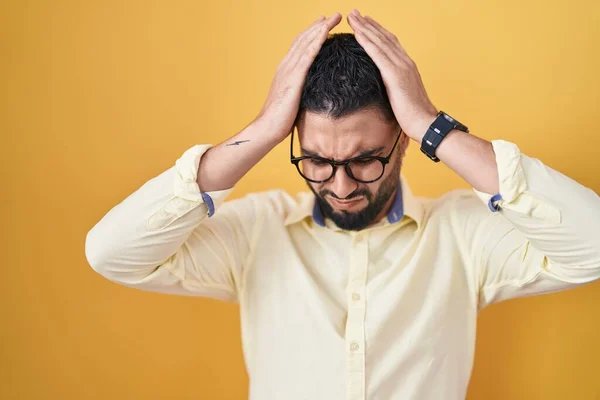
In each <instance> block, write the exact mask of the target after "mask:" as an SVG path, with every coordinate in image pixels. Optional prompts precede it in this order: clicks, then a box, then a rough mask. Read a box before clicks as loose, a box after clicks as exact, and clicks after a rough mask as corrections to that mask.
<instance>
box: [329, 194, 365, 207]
mask: <svg viewBox="0 0 600 400" xmlns="http://www.w3.org/2000/svg"><path fill="white" fill-rule="evenodd" d="M362 200H363V197H359V198H357V199H352V200H337V199H334V198H333V197H329V201H330V202H331V204H332V205H333V206H334V207H335V208H338V209H340V210H348V209H351V208H353V207H355V206H356V205H357V204H359V203H360V202H361V201H362Z"/></svg>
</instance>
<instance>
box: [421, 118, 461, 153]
mask: <svg viewBox="0 0 600 400" xmlns="http://www.w3.org/2000/svg"><path fill="white" fill-rule="evenodd" d="M452 129H458V130H460V131H463V132H467V133H469V128H467V127H466V126H465V125H463V124H461V123H460V122H458V121H457V120H455V119H454V118H452V117H451V116H449V115H448V114H446V113H445V112H443V111H440V112H439V113H438V115H437V118H436V119H435V121H433V123H432V124H431V125H430V126H429V129H427V133H425V136H423V141H422V142H421V151H422V152H423V153H425V155H426V156H427V157H429V158H430V159H432V160H433V161H435V162H440V159H439V158H437V157H436V156H435V151H436V150H437V148H438V146H439V145H440V143H442V140H444V138H445V137H446V135H447V134H448V133H449V132H450V131H451V130H452Z"/></svg>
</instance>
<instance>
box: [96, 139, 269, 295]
mask: <svg viewBox="0 0 600 400" xmlns="http://www.w3.org/2000/svg"><path fill="white" fill-rule="evenodd" d="M210 147H211V146H210V145H196V146H193V147H192V148H190V149H188V150H187V151H186V152H185V153H184V154H183V155H182V156H181V157H180V158H179V159H178V160H177V161H176V163H175V165H174V166H173V167H171V168H169V169H168V170H166V171H164V172H163V173H161V174H160V175H158V176H156V177H154V178H152V179H150V180H149V181H147V182H146V183H144V184H143V185H142V186H141V187H140V188H139V189H137V190H136V191H135V192H133V193H132V194H130V195H129V196H128V197H127V198H125V199H124V200H123V201H122V202H121V203H119V204H117V205H116V206H114V207H113V208H112V209H111V210H110V211H109V212H108V213H107V214H106V215H104V217H103V218H102V219H101V220H100V221H99V222H98V223H97V224H96V225H95V226H94V227H93V228H92V229H91V230H90V231H89V232H88V235H87V237H86V243H85V253H86V257H87V259H88V262H89V263H90V265H91V266H92V268H93V269H94V270H95V271H96V272H98V273H100V274H101V275H103V276H104V277H106V278H107V279H109V280H111V281H114V282H117V283H119V284H122V285H125V286H130V287H135V288H138V289H142V290H148V291H156V292H163V293H170V294H180V295H191V296H204V297H212V298H217V299H222V300H228V301H236V297H237V292H238V290H239V289H240V287H239V285H240V281H241V278H240V276H241V274H242V272H241V269H242V265H243V263H244V261H245V259H246V257H247V256H248V254H249V253H250V249H251V247H252V242H253V241H254V240H255V238H254V237H253V235H254V233H255V231H256V229H255V227H256V225H257V224H256V221H255V219H256V213H255V201H254V200H253V199H252V198H250V197H248V198H243V199H237V200H234V201H231V202H227V203H224V201H225V199H226V198H227V196H229V194H230V193H231V192H232V190H233V188H230V189H227V190H221V191H213V192H207V193H202V192H201V191H200V190H199V187H198V184H197V182H196V176H197V171H198V166H199V163H200V159H201V157H202V155H203V154H204V153H205V152H206V151H207V150H208V149H209V148H210ZM207 200H208V201H207ZM209 216H212V217H211V218H209Z"/></svg>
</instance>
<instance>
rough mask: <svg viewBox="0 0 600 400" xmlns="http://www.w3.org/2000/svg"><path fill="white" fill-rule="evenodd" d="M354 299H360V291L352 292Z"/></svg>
mask: <svg viewBox="0 0 600 400" xmlns="http://www.w3.org/2000/svg"><path fill="white" fill-rule="evenodd" d="M352 300H354V301H359V300H360V294H358V293H352Z"/></svg>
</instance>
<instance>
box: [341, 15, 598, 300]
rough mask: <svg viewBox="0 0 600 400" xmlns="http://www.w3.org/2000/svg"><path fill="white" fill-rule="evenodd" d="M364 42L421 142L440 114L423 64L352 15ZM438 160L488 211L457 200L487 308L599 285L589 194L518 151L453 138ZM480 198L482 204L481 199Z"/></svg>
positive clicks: (593, 204)
mask: <svg viewBox="0 0 600 400" xmlns="http://www.w3.org/2000/svg"><path fill="white" fill-rule="evenodd" d="M348 20H349V22H350V24H351V26H352V28H353V29H354V30H355V32H356V38H357V40H358V41H359V43H360V44H361V45H362V46H363V47H364V48H365V50H366V51H367V52H368V53H369V55H370V56H371V57H372V58H373V60H374V61H375V63H376V64H377V66H378V67H379V69H380V71H381V75H382V77H383V79H384V82H385V84H386V89H387V90H388V95H389V98H390V103H391V104H392V108H393V110H394V114H395V115H396V117H397V118H398V122H399V123H400V125H401V126H403V127H404V130H405V132H406V134H407V135H408V136H409V137H411V138H412V139H413V140H415V141H417V142H418V143H419V144H420V143H421V140H422V138H423V136H424V134H425V132H426V131H427V128H428V127H429V125H430V124H431V123H432V122H433V120H434V119H435V116H436V114H437V110H436V109H435V107H434V106H433V104H432V103H431V101H430V100H429V98H428V97H427V93H426V91H425V88H424V86H423V83H422V81H421V77H420V75H419V72H418V70H417V68H416V65H415V63H414V62H413V61H412V60H411V59H410V57H409V56H408V55H407V54H406V52H405V51H404V49H403V48H402V46H401V45H400V43H399V41H398V39H397V38H396V37H395V36H394V35H392V34H391V33H390V32H388V31H387V30H385V28H383V27H382V26H381V25H380V24H378V23H377V22H376V21H374V20H373V19H372V18H369V17H366V18H363V17H362V16H360V14H359V13H358V12H357V11H354V12H353V13H352V14H350V15H349V19H348ZM436 155H437V156H438V157H439V158H440V160H441V161H443V162H444V163H445V164H446V165H448V166H449V167H450V168H451V169H452V170H454V171H455V172H456V173H458V174H459V175H460V176H461V177H462V178H463V179H465V180H466V181H467V182H468V183H469V184H470V185H471V186H473V188H474V190H475V193H476V194H477V195H478V196H479V197H480V199H481V200H482V201H483V203H484V204H488V203H490V199H491V197H492V195H491V194H500V195H501V200H499V201H498V202H497V204H496V207H495V208H494V207H493V204H491V203H490V209H493V211H499V212H498V213H492V212H491V211H490V209H488V208H487V207H486V206H485V205H482V204H479V205H477V204H474V203H473V201H472V199H473V198H474V196H471V197H470V198H469V197H467V198H461V199H458V200H457V201H456V203H455V205H454V206H455V209H454V219H455V222H456V224H457V226H459V232H457V235H458V236H459V237H461V238H463V242H464V243H463V247H464V248H465V249H466V252H467V253H468V255H467V258H468V259H470V260H471V264H472V265H473V267H474V268H475V269H476V271H475V272H476V274H478V275H479V284H480V288H481V291H482V297H483V304H485V303H489V302H491V301H494V300H498V299H501V298H509V297H515V296H518V295H526V294H534V293H542V292H548V291H554V290H560V289H564V288H567V287H570V286H574V285H577V284H582V283H586V282H591V281H593V280H596V279H599V278H600V235H598V234H597V233H596V232H595V230H597V228H598V227H599V226H600V198H599V197H598V196H597V195H596V194H595V193H594V192H593V191H592V190H590V189H588V188H586V187H584V186H582V185H580V184H579V183H577V182H575V181H573V180H572V179H570V178H568V177H566V176H565V175H563V174H561V173H559V172H557V171H554V170H553V169H551V168H549V167H547V166H545V165H544V164H542V163H541V162H540V161H538V160H535V159H532V158H529V157H527V156H525V155H523V154H521V153H520V151H519V149H518V148H517V146H515V145H514V144H512V143H508V142H504V141H494V142H493V143H490V142H487V141H485V140H483V139H480V138H478V137H475V136H473V135H470V134H466V133H464V132H461V131H458V130H453V131H452V132H451V133H449V135H448V136H447V138H446V139H445V140H444V141H443V142H442V143H441V144H440V146H439V147H438V150H437V152H436ZM476 200H477V199H476Z"/></svg>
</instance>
